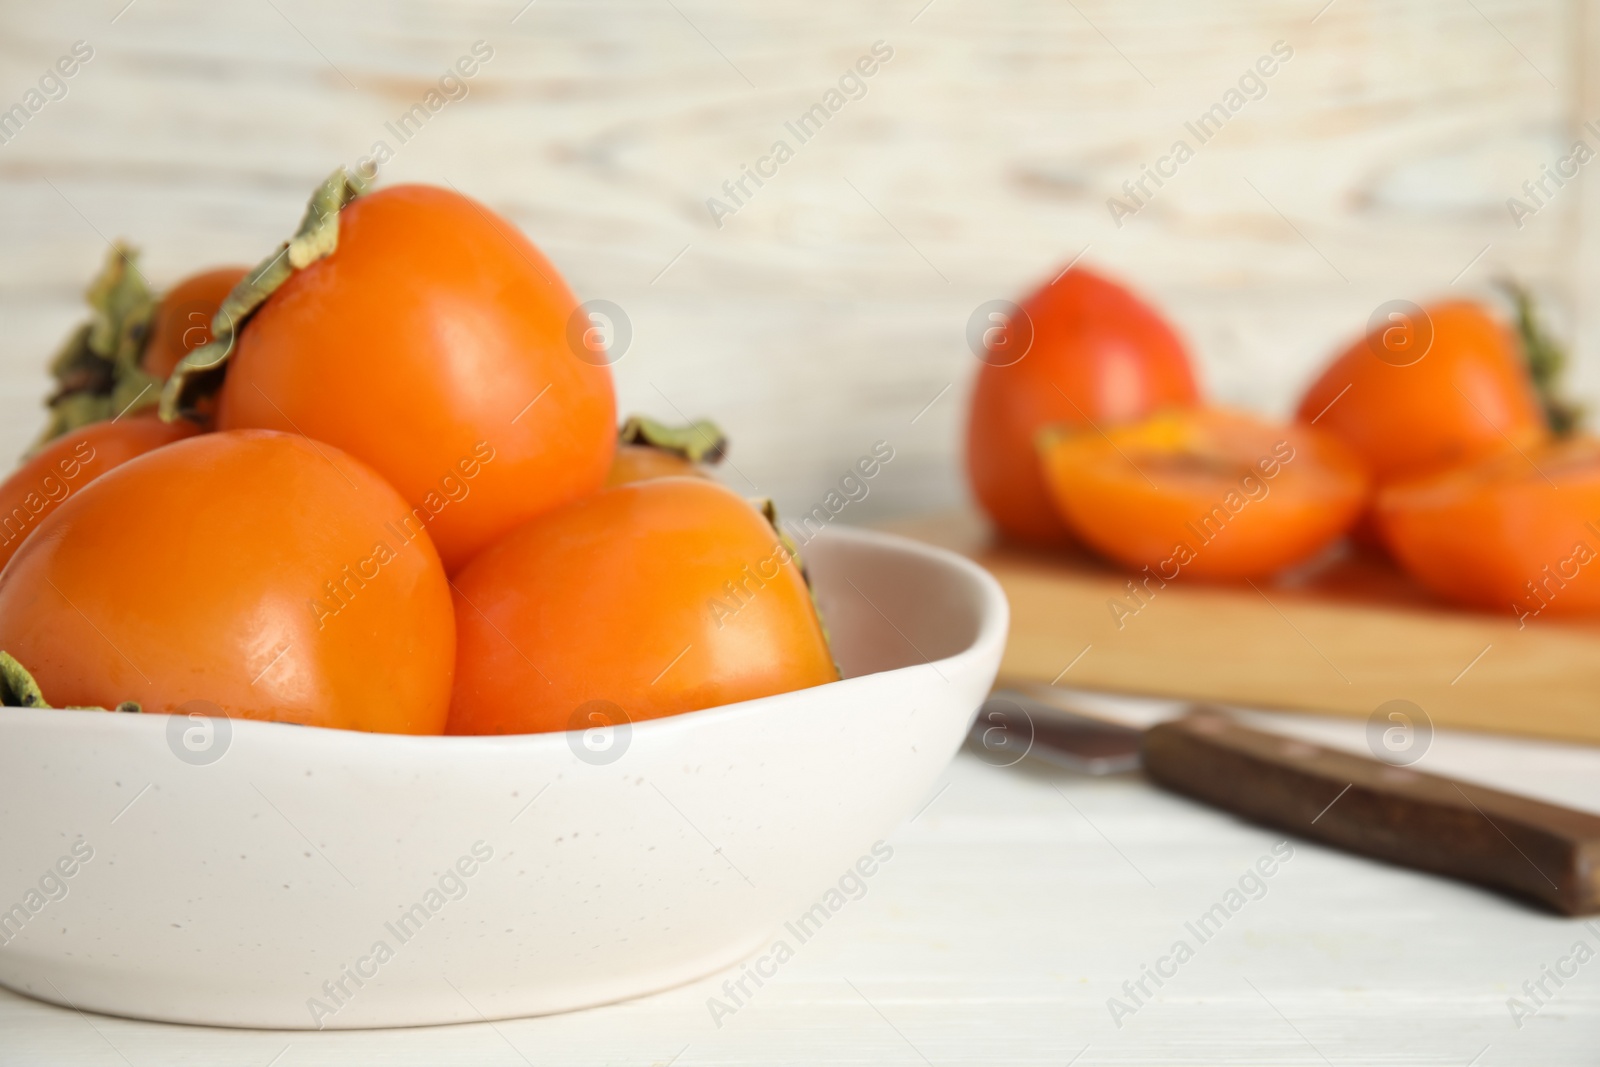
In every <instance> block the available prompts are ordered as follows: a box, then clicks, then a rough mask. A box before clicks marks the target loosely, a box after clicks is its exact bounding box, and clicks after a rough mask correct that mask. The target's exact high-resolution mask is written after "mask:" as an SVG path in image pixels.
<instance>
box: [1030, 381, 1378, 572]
mask: <svg viewBox="0 0 1600 1067" xmlns="http://www.w3.org/2000/svg"><path fill="white" fill-rule="evenodd" d="M1040 447H1041V450H1042V453H1043V457H1044V467H1045V476H1046V479H1047V480H1048V482H1049V485H1050V489H1051V491H1052V493H1053V494H1054V497H1055V501H1056V505H1057V506H1058V507H1059V508H1060V509H1061V515H1062V518H1063V519H1064V520H1065V521H1066V522H1067V524H1068V525H1069V526H1070V527H1071V529H1072V530H1073V531H1074V532H1075V533H1076V534H1077V535H1078V536H1079V537H1080V538H1082V540H1083V541H1084V542H1085V543H1086V544H1088V545H1089V546H1091V547H1092V548H1094V549H1096V550H1097V551H1099V552H1100V553H1102V554H1103V555H1105V556H1108V557H1110V558H1111V559H1114V560H1117V561H1118V562H1121V563H1123V564H1126V565H1127V566H1130V567H1134V568H1142V567H1148V568H1150V569H1151V571H1152V572H1153V573H1154V574H1155V575H1157V576H1158V577H1159V578H1160V579H1162V580H1165V581H1170V580H1172V579H1173V578H1175V577H1177V576H1178V575H1179V574H1180V573H1181V574H1184V575H1187V576H1190V577H1195V578H1218V579H1224V578H1247V577H1255V576H1261V575H1267V574H1272V573H1274V572H1275V571H1279V570H1282V569H1283V568H1285V567H1288V566H1291V565H1292V564H1295V563H1299V562H1301V561H1303V560H1305V559H1307V558H1309V557H1311V556H1313V555H1315V554H1316V553H1317V552H1318V551H1319V550H1321V549H1322V548H1324V547H1325V546H1327V545H1328V544H1329V543H1331V542H1332V541H1334V540H1335V539H1336V538H1338V537H1339V535H1341V534H1342V533H1344V532H1345V531H1346V530H1347V529H1348V528H1349V527H1350V525H1351V523H1352V522H1353V521H1354V520H1355V518H1356V516H1357V515H1359V514H1360V511H1361V508H1362V506H1363V503H1364V502H1365V499H1366V493H1367V477H1366V474H1365V472H1364V470H1363V469H1362V467H1361V464H1360V462H1359V461H1358V460H1357V459H1356V458H1355V456H1354V455H1352V454H1351V453H1350V451H1349V450H1348V449H1346V448H1345V447H1344V446H1343V445H1341V444H1340V443H1339V442H1338V441H1337V440H1335V439H1334V438H1332V437H1330V436H1328V435H1327V434H1323V433H1320V432H1318V431H1317V430H1316V429H1314V428H1311V427H1306V426H1298V425H1292V424H1290V425H1279V424H1275V423H1271V422H1267V421H1265V420H1262V419H1258V418H1256V417H1254V416H1251V415H1246V414H1244V413H1242V412H1234V411H1228V410H1222V409H1215V408H1199V409H1194V410H1188V411H1171V412H1164V413H1162V414H1159V415H1155V416H1152V417H1150V418H1149V419H1146V420H1144V421H1142V422H1137V423H1130V424H1128V425H1125V426H1121V427H1111V428H1107V429H1106V430H1105V431H1104V432H1103V433H1102V432H1097V431H1095V430H1077V429H1072V430H1066V431H1055V432H1046V433H1045V434H1044V435H1042V436H1041V444H1040Z"/></svg>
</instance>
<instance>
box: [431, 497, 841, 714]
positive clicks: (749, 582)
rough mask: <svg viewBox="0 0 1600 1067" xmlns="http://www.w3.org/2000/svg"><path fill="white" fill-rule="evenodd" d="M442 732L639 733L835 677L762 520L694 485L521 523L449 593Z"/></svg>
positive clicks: (790, 563)
mask: <svg viewBox="0 0 1600 1067" xmlns="http://www.w3.org/2000/svg"><path fill="white" fill-rule="evenodd" d="M454 586H455V602H456V627H457V633H458V635H459V638H458V641H457V654H456V681H455V695H454V697H453V699H452V702H451V705H450V725H449V728H448V731H447V732H449V733H453V734H512V733H541V732H545V731H551V730H567V729H573V728H575V727H576V726H585V727H587V726H588V725H590V721H589V720H588V719H587V718H586V717H585V714H586V713H585V711H584V709H586V708H596V707H599V708H604V709H608V716H609V718H608V722H609V724H611V725H615V723H616V721H618V719H619V718H620V719H622V720H624V721H634V722H637V721H639V720H641V719H654V718H659V717H661V716H664V715H676V714H678V713H680V712H685V711H695V710H698V709H700V708H709V707H713V706H715V705H719V704H729V703H733V702H735V701H739V700H751V699H754V698H756V697H764V696H771V695H773V694H775V693H783V692H788V691H789V690H793V689H803V688H806V687H808V686H814V685H821V684H823V683H824V682H831V681H835V680H837V679H838V677H839V675H838V672H837V670H836V669H835V667H834V665H833V659H832V657H831V655H830V653H829V651H828V643H827V639H826V637H825V635H824V633H823V630H822V625H821V622H820V621H819V619H818V617H817V613H816V609H815V608H814V606H813V605H812V602H811V595H810V591H809V589H807V587H806V582H805V579H804V577H803V576H802V575H801V573H800V568H799V566H798V564H797V562H796V561H795V558H794V554H793V551H792V549H790V548H789V547H788V546H786V545H785V544H784V543H783V541H782V539H781V538H780V537H779V535H778V533H777V532H776V531H775V530H774V529H773V527H772V524H771V522H770V521H769V520H768V518H767V517H766V516H765V515H763V514H762V513H761V512H760V511H758V510H757V509H756V508H755V507H753V506H751V504H750V503H749V502H747V501H745V500H744V499H742V498H741V497H739V496H738V495H736V494H735V493H733V492H732V491H731V490H729V489H727V488H725V487H723V486H721V485H718V484H716V483H714V482H711V481H708V480H705V479H701V478H659V479H654V480H651V481H644V482H635V483H633V484H630V485H623V486H619V487H617V488H615V489H606V490H603V491H602V492H599V493H596V494H595V495H593V496H589V497H586V498H584V499H582V500H579V501H576V502H575V503H572V504H568V505H567V506H566V507H564V508H562V509H560V510H558V511H555V512H551V513H550V514H547V515H544V516H541V517H539V518H537V519H534V520H532V521H531V522H528V523H526V524H524V525H523V526H521V527H519V528H518V529H516V530H515V531H513V532H512V533H511V534H509V535H508V536H506V537H504V538H502V539H501V540H500V541H498V542H496V543H495V544H494V545H491V546H490V547H489V548H488V549H486V550H485V551H484V552H483V553H482V554H481V555H479V556H478V557H477V558H476V559H474V560H473V561H472V562H471V563H469V564H468V565H467V566H466V568H465V569H463V570H462V571H461V572H460V573H459V574H457V575H456V577H455V580H454Z"/></svg>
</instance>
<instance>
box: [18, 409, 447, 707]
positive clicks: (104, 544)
mask: <svg viewBox="0 0 1600 1067" xmlns="http://www.w3.org/2000/svg"><path fill="white" fill-rule="evenodd" d="M0 650H3V651H5V652H8V653H10V654H11V655H12V656H14V657H15V658H16V659H17V660H18V661H19V662H20V663H21V664H22V665H23V667H25V668H26V669H27V670H28V671H30V672H31V673H32V674H33V677H34V678H35V679H36V680H37V682H38V684H39V687H40V688H41V689H42V690H43V692H44V695H45V697H46V698H47V699H48V700H49V701H50V702H51V703H53V704H58V705H66V706H75V705H77V706H87V707H107V708H110V707H116V706H117V705H119V704H121V703H123V702H124V701H134V702H137V703H138V704H140V705H141V706H142V707H143V708H144V710H145V711H148V712H163V713H173V712H178V711H180V710H182V709H183V708H184V706H185V705H186V704H189V703H190V702H192V701H204V702H207V704H209V705H212V706H214V707H215V708H216V709H218V710H220V711H221V712H222V713H223V714H225V715H228V716H230V717H237V718H249V719H269V720H275V721H279V722H293V723H301V724H305V725H313V726H330V727H341V728H344V729H351V730H374V731H383V732H393V733H414V734H428V733H433V734H436V733H439V732H440V731H441V730H442V729H443V727H444V723H445V716H446V713H447V712H448V708H449V699H450V678H451V673H452V669H453V664H454V656H455V616H454V614H453V612H452V611H451V608H450V587H449V582H448V580H447V579H446V578H445V574H444V569H443V567H442V566H441V565H440V563H439V557H438V554H437V553H435V551H434V549H433V545H432V543H431V542H430V541H429V540H428V534H427V531H426V530H425V529H423V528H422V527H421V526H419V525H418V524H416V523H415V522H414V521H412V519H411V515H410V510H409V508H408V507H407V505H406V502H405V501H404V500H403V499H402V498H401V497H400V495H399V494H398V493H396V492H395V491H394V489H393V488H392V487H390V486H389V484H388V483H387V482H385V481H384V480H383V479H382V478H380V477H379V476H378V475H377V474H376V473H374V472H373V471H372V469H371V468H369V467H367V466H366V465H364V464H362V463H359V462H357V461H355V460H354V459H352V458H351V457H350V456H348V455H346V454H345V453H343V452H341V451H339V450H338V449H336V448H334V447H332V446H330V445H326V444H321V443H319V442H316V441H312V440H310V439H308V438H305V437H299V436H296V435H293V434H282V433H276V432H273V431H268V430H245V431H235V432H223V433H210V434H199V435H197V436H195V437H191V438H189V439H188V440H185V441H178V442H176V443H174V444H171V445H168V446H166V447H164V448H159V449H156V450H155V451H152V452H150V453H148V454H147V455H144V456H141V457H140V458H139V459H137V460H134V461H133V462H131V463H125V464H123V465H122V466H120V467H118V468H117V469H116V470H113V471H110V472H108V473H106V474H104V475H102V476H101V477H100V478H98V479H96V480H95V481H94V482H93V483H92V484H90V485H89V486H88V487H87V488H85V489H84V490H82V491H81V492H78V493H74V494H73V495H72V496H70V497H68V498H67V499H66V500H64V501H62V502H61V503H60V504H59V505H58V506H57V507H56V509H55V511H54V512H53V513H52V514H51V515H49V516H48V517H47V518H46V519H44V520H43V521H42V522H41V523H40V524H39V529H38V531H37V532H36V533H35V534H34V536H32V537H29V538H28V539H27V540H26V541H24V542H23V544H22V547H21V548H20V549H19V550H18V551H17V554H16V555H15V556H13V557H12V559H11V562H10V564H8V565H7V566H6V569H5V570H4V571H0ZM213 714H214V712H213Z"/></svg>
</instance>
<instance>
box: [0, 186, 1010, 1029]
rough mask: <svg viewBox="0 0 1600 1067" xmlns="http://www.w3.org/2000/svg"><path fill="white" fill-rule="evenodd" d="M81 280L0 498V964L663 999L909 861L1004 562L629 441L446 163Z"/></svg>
mask: <svg viewBox="0 0 1600 1067" xmlns="http://www.w3.org/2000/svg"><path fill="white" fill-rule="evenodd" d="M89 303H90V307H91V315H90V319H89V321H88V322H86V323H85V324H84V325H83V326H82V327H81V328H80V329H78V330H75V331H74V332H73V333H72V335H71V337H69V339H68V341H67V343H66V344H65V346H64V347H63V348H62V350H61V352H60V353H59V354H58V355H57V357H56V358H55V360H54V362H53V364H52V367H51V369H52V373H53V374H54V376H55V379H56V384H57V388H56V390H55V392H54V393H53V394H52V396H51V397H50V401H49V405H50V412H51V419H50V425H49V427H48V428H47V430H46V432H45V434H44V435H43V436H42V438H41V440H40V442H39V444H38V445H37V446H36V448H35V450H34V451H33V452H32V454H31V455H30V456H29V457H28V458H27V459H26V461H25V462H24V463H23V464H22V466H21V467H20V468H19V469H18V470H17V471H16V472H15V473H14V474H12V475H11V477H10V478H9V479H8V480H7V481H6V482H5V484H4V486H0V528H3V532H0V542H3V544H0V563H3V565H4V569H3V570H0V697H3V698H4V699H3V700H0V703H3V704H4V705H6V707H5V708H4V710H3V712H0V875H4V877H3V878H0V885H3V886H7V887H10V886H21V887H28V888H26V889H25V890H19V891H18V893H19V895H18V897H17V899H16V900H15V901H13V900H11V899H9V898H0V946H3V950H0V983H3V984H4V985H6V986H9V987H11V988H13V989H17V990H21V991H24V992H27V993H30V994H32V995H35V996H39V997H42V998H44V999H48V1000H52V1001H55V1002H58V1003H63V1004H71V1005H73V1006H76V1007H79V1008H86V1009H95V1010H101V1011H107V1012H113V1013H118V1014H126V1015H134V1016H139V1017H145V1018H154V1019H164V1020H175V1021H182V1022H195V1023H208V1024H217V1025H240V1026H268V1027H306V1028H325V1027H340V1028H343V1027H359V1026H397V1025H415V1024H423V1023H438V1022H455V1021H470V1020H477V1019H482V1018H485V1017H488V1018H495V1017H504V1016H510V1015H521V1014H531V1013H537V1012H546V1011H557V1010H564V1009H568V1008H574V1007H580V1006H584V1005H590V1004H597V1003H603V1002H606V1001H609V1000H615V999H618V998H621V997H626V996H632V995H637V994H640V993H643V992H647V991H651V990H655V989H660V988H664V987H666V986H670V985H673V984H677V983H681V982H683V981H686V980H688V979H690V978H693V977H696V976H698V975H701V974H704V973H706V972H708V971H710V970H713V969H716V968H718V967H722V966H726V965H728V964H730V963H732V962H735V961H737V960H738V959H740V958H741V957H743V956H744V955H746V954H747V953H750V952H751V951H752V950H755V949H758V948H763V949H771V948H772V946H770V945H764V944H763V942H764V939H766V938H767V937H768V936H769V934H770V931H772V930H774V929H777V928H780V927H781V925H782V923H783V922H784V921H785V920H788V919H791V918H793V917H795V916H797V915H800V914H801V913H804V912H807V910H808V909H810V908H812V906H813V905H815V904H816V901H817V899H818V896H819V894H823V893H825V892H827V891H829V886H830V885H832V884H833V883H836V882H837V881H838V880H839V879H841V878H844V877H846V876H847V875H848V877H849V879H851V880H852V884H854V882H856V881H859V880H860V879H862V878H864V877H868V876H870V873H871V872H873V871H876V870H877V869H878V866H879V865H880V864H881V863H883V862H885V861H886V860H887V859H888V857H889V856H892V851H893V850H892V849H891V848H890V847H889V846H887V845H884V844H882V843H881V842H875V837H876V836H878V835H883V834H887V832H888V831H889V830H890V829H891V828H892V827H893V826H894V825H895V823H896V822H897V821H898V820H899V819H900V818H902V817H903V816H904V815H905V814H906V813H907V812H909V811H910V810H911V809H912V807H913V806H914V805H915V804H916V803H918V802H919V801H920V800H921V799H922V798H923V797H925V795H926V792H927V790H928V788H929V786H930V785H931V784H932V783H933V782H934V781H935V779H936V777H937V776H938V774H939V773H940V772H941V770H942V769H943V767H944V765H945V764H946V762H947V761H948V760H949V758H950V757H951V755H952V754H953V753H954V751H955V749H956V748H957V747H958V746H959V745H960V743H961V740H962V738H963V737H964V736H965V733H966V728H967V725H968V723H969V722H970V720H971V718H972V715H973V713H974V710H975V709H976V708H977V706H978V704H979V703H980V702H981V700H982V699H983V696H984V694H985V693H986V692H987V691H988V687H989V685H990V684H991V682H992V681H993V678H994V674H995V671H996V669H997V667H998V664H999V659H1000V655H1001V650H1002V648H1003V645H1004V639H1005V628H1006V606H1005V601H1004V597H1003V596H1002V594H1001V593H1000V592H999V589H998V587H997V586H996V585H995V583H994V581H993V580H992V579H991V578H989V576H988V575H986V574H985V573H984V572H983V571H981V570H980V569H979V568H977V567H976V566H974V565H972V564H970V563H968V562H966V561H964V560H962V559H960V558H958V557H956V556H953V555H951V554H948V553H944V552H941V551H939V550H936V549H932V548H927V547H924V546H920V545H916V544H913V543H911V542H907V541H902V540H900V539H897V538H892V537H888V536H886V535H876V534H870V533H863V532H850V531H845V530H834V529H829V530H827V531H826V533H825V534H824V535H822V536H818V537H816V538H815V539H813V540H810V541H808V542H807V543H806V545H805V546H804V566H802V560H801V555H800V551H799V547H800V546H797V545H796V544H794V543H793V541H791V540H789V539H788V538H786V537H785V536H784V535H783V534H781V533H780V532H779V528H778V526H777V525H776V520H775V518H774V515H773V512H772V509H771V507H770V505H768V504H766V503H765V502H764V501H759V500H757V501H751V500H747V499H745V498H744V497H742V496H740V495H739V494H737V493H735V492H733V491H732V490H731V489H729V488H727V487H725V486H724V485H722V484H721V483H720V482H718V481H717V480H715V479H713V478H712V477H710V476H709V475H708V473H707V471H706V469H705V468H706V466H707V465H708V464H709V463H711V462H713V461H714V460H715V458H716V457H717V456H718V455H719V454H720V452H721V451H722V450H723V449H724V448H725V447H726V442H725V441H723V440H722V439H721V435H720V433H719V432H718V431H717V430H716V429H715V427H714V426H712V425H711V424H709V423H705V422H699V423H693V424H690V425H688V426H684V427H668V426H663V425H660V424H657V423H655V422H653V421H651V420H648V419H629V420H627V421H626V422H624V424H623V425H622V427H621V428H620V429H619V427H618V425H617V417H616V410H615V400H614V394H613V385H612V378H611V367H610V363H611V357H610V355H609V354H608V353H607V351H606V350H605V348H604V346H603V345H601V344H598V343H596V335H597V334H599V333H600V332H601V331H599V330H597V329H595V324H594V323H593V322H592V321H591V320H590V319H589V317H588V316H587V314H586V313H585V310H584V309H583V308H581V307H580V306H579V305H578V304H577V302H576V301H575V299H574V297H573V296H572V294H571V292H570V291H569V290H568V288H567V286H566V284H565V283H564V282H563V280H562V278H561V276H560V274H559V273H558V272H557V271H556V269H555V268H554V267H553V266H552V265H551V263H550V262H549V260H547V259H546V258H545V257H544V256H543V255H542V254H541V253H540V252H539V250H538V249H537V248H535V247H534V245H533V244H531V243H530V242H529V241H528V240H527V239H526V238H525V237H523V235H522V234H521V233H519V232H518V231H517V229H516V228H515V227H514V226H513V225H511V224H510V223H509V222H508V221H506V220H505V219H503V218H500V217H499V216H497V215H496V214H495V213H494V212H492V211H491V210H490V209H489V208H487V207H486V206H484V205H482V204H479V203H477V202H475V201H473V200H471V199H469V198H467V197H465V196H463V195H461V194H460V193H458V192H455V191H453V190H447V189H439V188H433V187H427V186H415V185H412V186H405V185H402V186H394V187H389V188H385V189H382V190H378V191H369V190H368V189H366V188H365V183H363V182H360V181H357V180H355V179H353V178H351V177H350V176H348V175H346V174H345V173H344V172H342V171H341V172H337V173H335V174H334V175H333V176H332V177H331V178H330V179H329V180H328V181H327V182H326V183H324V185H323V186H322V187H321V188H319V189H318V190H317V191H316V193H315V194H314V196H313V197H312V201H311V205H310V207H309V208H308V210H307V212H306V214H305V217H304V219H303V221H302V223H301V225H300V227H299V229H298V231H297V232H296V233H295V235H294V237H293V238H292V239H291V240H289V241H288V242H286V243H285V244H284V246H283V247H282V248H280V249H279V250H278V251H277V252H275V253H274V254H272V255H270V256H268V257H267V258H265V259H264V260H263V261H262V263H261V264H260V265H259V266H257V267H255V268H253V269H250V270H245V269H243V268H217V269H208V270H206V271H205V272H203V273H200V274H197V275H194V276H193V277H190V278H188V279H186V280H184V281H183V282H181V283H179V284H178V285H176V286H174V287H173V288H171V289H170V290H168V291H167V292H166V293H164V294H160V295H157V294H155V293H154V292H152V290H151V288H150V287H149V286H148V285H147V284H146V283H145V280H144V278H143V276H142V275H141V274H140V272H139V270H138V265H137V259H136V256H135V253H134V252H133V251H132V250H130V249H127V248H123V247H120V246H119V247H118V248H116V249H114V250H113V254H112V256H111V258H110V260H109V262H108V264H107V267H106V268H105V270H104V271H103V273H102V274H101V276H100V277H99V278H97V279H96V281H95V283H94V285H93V286H92V287H91V289H90V292H89ZM824 620H826V626H825V625H824ZM305 727H311V729H306V728H305ZM441 735H451V736H441ZM0 892H10V890H9V889H0ZM833 896H838V892H837V890H834V891H833ZM828 899H829V900H831V899H832V897H829V898H828ZM839 899H841V900H842V899H844V898H843V897H839ZM824 912H826V913H829V914H831V905H829V906H828V907H824ZM771 955H772V952H771V951H769V952H768V953H767V957H766V958H769V962H770V957H771Z"/></svg>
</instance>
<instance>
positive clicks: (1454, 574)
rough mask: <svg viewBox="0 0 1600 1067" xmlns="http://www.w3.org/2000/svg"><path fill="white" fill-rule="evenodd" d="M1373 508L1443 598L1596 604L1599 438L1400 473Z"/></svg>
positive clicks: (1558, 609) (1493, 604) (1578, 606)
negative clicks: (1408, 475)
mask: <svg viewBox="0 0 1600 1067" xmlns="http://www.w3.org/2000/svg"><path fill="white" fill-rule="evenodd" d="M1374 512H1375V515H1376V518H1377V525H1378V530H1379V532H1380V534H1381V536H1382V537H1383V541H1384V544H1385V545H1387V546H1388V548H1389V551H1390V552H1391V553H1392V554H1393V555H1394V557H1395V559H1397V560H1398V561H1399V562H1400V564H1401V565H1402V566H1403V567H1404V568H1405V569H1406V570H1407V571H1408V572H1410V573H1411V574H1412V575H1413V576H1414V577H1416V578H1417V580H1418V581H1420V582H1422V584H1423V585H1425V586H1427V587H1428V588H1429V589H1431V590H1432V591H1433V592H1435V593H1437V594H1438V595H1439V596H1441V597H1443V598H1445V599H1446V600H1450V601H1454V602H1455V603H1458V604H1465V605H1468V606H1472V607H1480V608H1488V609H1491V610H1497V611H1510V612H1512V613H1513V614H1516V615H1517V616H1518V617H1519V618H1523V619H1526V618H1529V617H1535V616H1539V615H1546V614H1548V615H1578V614H1585V613H1590V612H1595V611H1600V528H1597V523H1600V440H1596V439H1595V438H1593V437H1586V436H1585V437H1574V438H1570V439H1567V440H1564V441H1559V442H1553V443H1551V444H1547V445H1545V446H1543V447H1540V448H1533V449H1529V450H1526V451H1525V452H1521V453H1518V452H1504V453H1501V454H1499V455H1497V456H1494V457H1492V458H1490V459H1487V460H1484V461H1482V462H1480V463H1477V464H1474V465H1470V466H1463V467H1456V468H1452V469H1450V470H1446V471H1442V472H1438V473H1435V474H1432V475H1427V476H1422V477H1418V478H1413V479H1410V480H1407V481H1401V482H1397V483H1395V484H1393V485H1390V486H1386V487H1384V489H1383V490H1382V491H1380V492H1379V494H1378V497H1377V501H1376V503H1375V505H1374Z"/></svg>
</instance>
